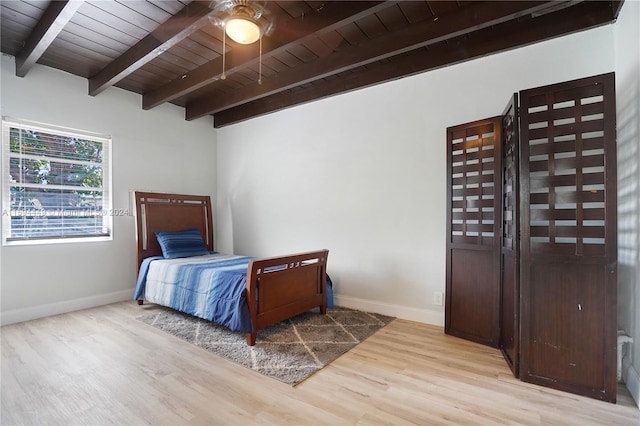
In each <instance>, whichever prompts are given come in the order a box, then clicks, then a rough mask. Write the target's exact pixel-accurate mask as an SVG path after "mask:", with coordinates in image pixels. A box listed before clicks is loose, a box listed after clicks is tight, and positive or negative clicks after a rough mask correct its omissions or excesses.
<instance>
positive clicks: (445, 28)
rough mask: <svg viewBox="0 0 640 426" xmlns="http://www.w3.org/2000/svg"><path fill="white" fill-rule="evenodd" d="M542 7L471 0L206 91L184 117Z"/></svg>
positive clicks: (298, 83)
mask: <svg viewBox="0 0 640 426" xmlns="http://www.w3.org/2000/svg"><path fill="white" fill-rule="evenodd" d="M546 7H548V3H547V2H542V1H538V2H524V1H522V2H520V1H518V2H497V3H496V4H495V5H493V6H492V7H491V8H487V7H486V5H485V4H483V3H482V2H475V3H472V4H471V5H470V6H468V7H466V8H464V9H461V10H457V11H455V12H452V13H449V14H447V15H442V16H440V17H438V19H437V20H435V21H430V20H428V21H423V22H421V23H417V24H414V25H412V26H410V27H407V28H406V29H404V30H401V31H397V32H394V33H391V34H388V35H385V36H382V37H377V38H374V39H372V40H370V41H368V42H366V43H363V44H359V45H355V46H352V47H350V48H348V49H344V50H341V51H340V52H335V53H334V54H332V55H330V56H328V57H326V58H321V59H318V60H316V61H312V62H309V63H306V64H302V65H300V66H297V67H295V68H293V69H291V70H290V71H286V72H281V73H278V74H277V75H276V76H274V77H272V78H263V82H262V84H261V85H257V84H256V85H249V86H245V87H242V88H239V89H237V90H235V91H234V92H233V93H229V94H226V95H225V96H224V97H206V98H203V99H200V100H198V101H195V102H193V103H191V104H189V105H187V109H186V119H187V120H193V119H196V118H199V117H203V116H205V115H208V114H212V113H216V112H218V111H222V110H224V109H228V108H232V107H235V106H237V105H240V104H242V103H246V102H248V101H253V100H256V99H260V98H263V97H266V96H269V95H273V94H275V93H278V92H281V91H284V90H287V89H289V88H292V87H295V86H300V85H302V84H306V83H309V82H312V81H315V80H318V79H321V78H325V77H327V76H329V75H332V74H336V73H340V72H344V71H347V70H350V69H355V68H358V67H360V66H363V65H366V64H368V63H372V62H376V61H379V60H382V59H385V58H387V57H390V56H394V55H398V54H401V53H404V52H408V51H411V50H414V49H417V48H421V47H424V46H428V45H431V44H435V43H438V42H440V41H442V40H446V39H450V38H453V37H457V36H459V35H462V34H467V33H470V32H473V31H477V30H479V29H482V28H487V27H491V26H493V25H497V24H500V23H502V22H506V21H509V20H511V19H515V18H517V17H520V16H524V15H528V14H530V13H533V12H536V11H539V10H541V9H544V8H546Z"/></svg>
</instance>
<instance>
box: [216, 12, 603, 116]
mask: <svg viewBox="0 0 640 426" xmlns="http://www.w3.org/2000/svg"><path fill="white" fill-rule="evenodd" d="M613 13H614V10H613V8H612V7H611V3H608V2H583V3H580V4H578V5H576V6H573V7H571V8H568V9H565V10H563V11H560V12H556V14H554V15H545V16H540V17H538V18H535V19H527V20H525V21H524V22H522V23H519V24H518V25H517V26H509V27H505V29H501V28H499V27H495V28H493V29H487V30H484V34H483V36H480V35H478V36H474V35H472V36H470V37H468V38H467V37H458V38H456V39H455V40H451V41H450V42H448V43H447V44H446V45H445V44H439V45H437V46H432V47H431V48H429V49H424V48H423V49H421V50H416V51H415V52H411V53H409V54H402V55H398V56H397V57H393V58H390V60H389V61H387V62H384V63H379V64H372V65H371V66H370V67H371V69H370V70H368V71H367V72H353V73H352V74H351V75H342V76H341V77H340V78H335V79H327V80H324V81H322V82H317V83H315V84H312V85H309V86H308V87H306V88H302V89H296V90H292V91H290V92H286V93H284V92H283V93H280V94H276V95H272V96H269V97H266V98H262V99H259V100H256V101H253V102H250V103H247V104H244V105H241V106H238V107H235V108H231V109H227V110H224V111H221V112H219V113H217V114H215V115H214V127H216V128H220V127H224V126H226V125H230V124H234V123H238V122H241V121H244V120H247V119H250V118H254V117H258V116H261V115H265V114H268V113H272V112H275V111H279V110H282V109H285V108H288V107H291V106H294V105H300V104H303V103H306V102H310V101H314V100H318V99H322V98H326V97H329V96H333V95H336V94H339V93H345V92H349V91H352V90H356V89H360V88H364V87H367V86H371V85H374V84H378V83H381V82H384V81H391V80H394V79H398V78H401V77H405V76H408V75H412V74H418V73H422V72H425V71H428V70H433V69H436V68H440V67H443V66H448V65H451V64H455V63H460V62H464V61H467V60H469V59H473V58H478V57H482V56H485V55H487V54H492V53H495V52H499V51H505V50H509V49H513V48H517V47H522V46H526V45H528V44H531V43H535V42H538V41H540V40H541V32H543V33H544V37H543V38H544V39H550V38H553V37H556V36H560V35H565V34H570V33H573V32H576V31H582V30H586V29H588V28H593V27H596V26H599V25H603V24H607V23H610V22H611V20H612V18H613V16H614V15H613ZM516 27H517V28H516Z"/></svg>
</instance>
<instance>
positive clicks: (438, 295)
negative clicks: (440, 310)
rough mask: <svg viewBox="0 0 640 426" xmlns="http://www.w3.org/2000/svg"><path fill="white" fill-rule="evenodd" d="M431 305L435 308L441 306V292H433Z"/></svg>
mask: <svg viewBox="0 0 640 426" xmlns="http://www.w3.org/2000/svg"><path fill="white" fill-rule="evenodd" d="M433 304H434V305H436V306H442V304H443V303H442V292H441V291H434V292H433Z"/></svg>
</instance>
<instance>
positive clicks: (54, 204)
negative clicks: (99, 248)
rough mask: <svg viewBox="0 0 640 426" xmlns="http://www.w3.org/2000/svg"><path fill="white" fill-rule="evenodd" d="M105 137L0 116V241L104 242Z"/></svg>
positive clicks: (107, 223)
mask: <svg viewBox="0 0 640 426" xmlns="http://www.w3.org/2000/svg"><path fill="white" fill-rule="evenodd" d="M110 146H111V139H110V138H109V137H108V136H104V135H97V134H93V133H89V132H83V131H77V130H72V129H64V128H61V127H56V126H49V125H43V124H38V123H33V122H26V121H19V120H12V119H7V118H4V119H3V120H2V173H3V176H2V182H3V183H2V242H3V244H5V245H12V244H36V243H54V242H70V241H96V240H102V241H104V240H110V239H111V231H112V215H111V214H110V212H111V169H110V167H111V165H110Z"/></svg>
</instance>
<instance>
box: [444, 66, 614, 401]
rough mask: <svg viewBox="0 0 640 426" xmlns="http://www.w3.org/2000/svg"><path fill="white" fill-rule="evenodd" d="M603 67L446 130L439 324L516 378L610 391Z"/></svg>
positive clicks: (609, 111)
mask: <svg viewBox="0 0 640 426" xmlns="http://www.w3.org/2000/svg"><path fill="white" fill-rule="evenodd" d="M615 111H616V106H615V77H614V74H613V73H609V74H603V75H598V76H593V77H588V78H583V79H579V80H574V81H568V82H563V83H558V84H553V85H549V86H544V87H538V88H534V89H528V90H523V91H520V92H519V93H516V94H514V95H513V97H512V98H511V99H510V100H509V102H508V103H507V106H506V107H505V109H504V111H503V113H502V114H501V115H499V116H495V117H493V118H489V119H484V120H478V121H474V122H472V123H466V124H462V125H459V126H453V127H450V128H448V129H447V164H448V167H447V170H448V175H447V202H448V209H447V274H446V280H447V282H446V303H445V332H446V333H447V334H451V335H454V336H457V337H461V338H465V339H469V340H473V341H476V342H479V343H482V344H485V345H489V346H493V347H496V348H500V349H501V351H502V353H503V355H504V358H505V360H506V362H507V363H508V364H509V366H510V368H511V370H512V371H513V373H514V375H515V376H516V377H520V378H521V379H522V380H523V381H527V382H530V383H536V384H540V385H543V386H548V387H552V388H556V389H560V390H564V391H568V392H572V393H576V394H580V395H585V396H589V397H592V398H596V399H601V400H605V401H610V402H615V400H616V386H617V383H616V341H617V326H616V325H617V312H616V306H617V300H616V298H617V219H616V217H617V194H616V118H615Z"/></svg>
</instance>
